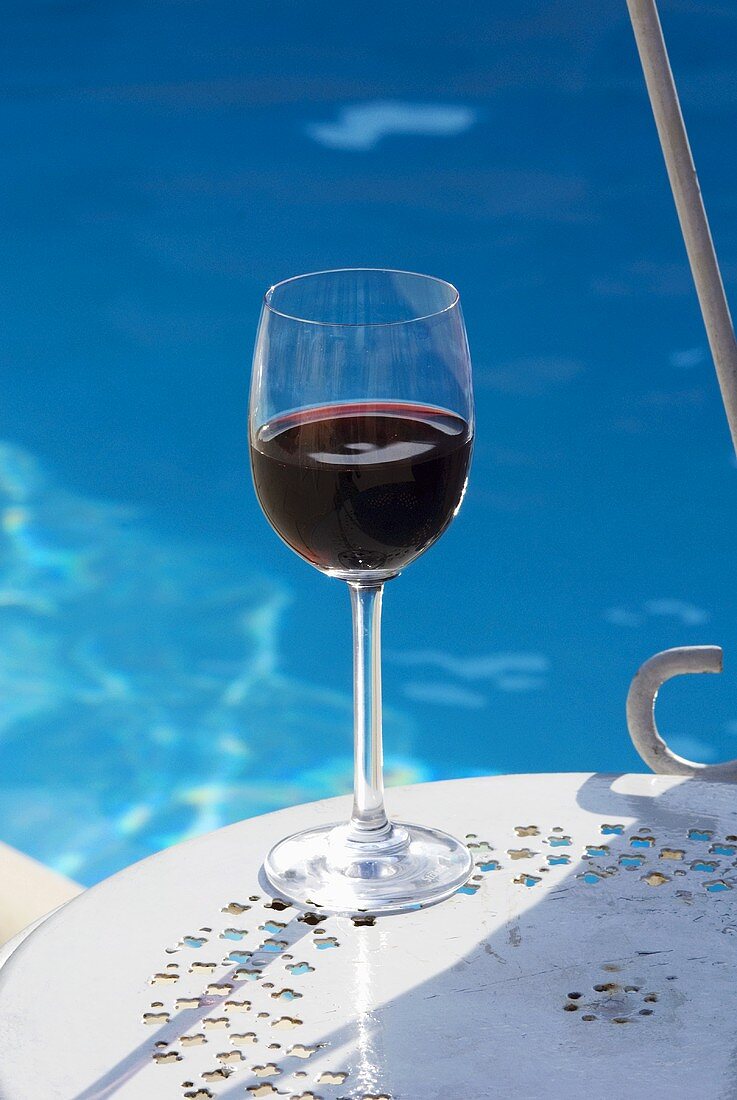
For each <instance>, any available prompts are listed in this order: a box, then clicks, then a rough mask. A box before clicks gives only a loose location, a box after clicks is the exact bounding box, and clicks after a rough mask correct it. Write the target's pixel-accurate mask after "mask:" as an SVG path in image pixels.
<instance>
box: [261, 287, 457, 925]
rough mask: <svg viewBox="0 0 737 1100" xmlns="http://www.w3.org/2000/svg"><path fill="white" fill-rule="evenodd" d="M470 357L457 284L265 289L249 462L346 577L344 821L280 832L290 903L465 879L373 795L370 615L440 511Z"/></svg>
mask: <svg viewBox="0 0 737 1100" xmlns="http://www.w3.org/2000/svg"><path fill="white" fill-rule="evenodd" d="M473 422H474V413H473V394H472V388H471V364H470V356H469V351H468V342H467V339H466V330H465V327H464V323H463V316H462V314H461V307H460V301H459V296H458V291H457V290H456V289H455V287H453V286H451V285H450V283H447V282H444V281H443V280H442V279H435V278H431V277H430V276H426V275H417V274H414V273H411V272H407V271H388V270H381V269H373V268H356V269H344V270H338V271H322V272H317V273H315V274H310V275H299V276H297V277H296V278H293V279H287V280H286V281H285V282H282V283H278V284H277V285H276V286H273V287H271V289H270V290H269V291H268V292H267V293H266V295H265V297H264V303H263V309H262V312H261V320H260V323H259V329H258V335H257V338H256V348H255V353H254V362H253V377H252V384H251V401H250V415H249V443H250V453H251V470H252V473H253V482H254V486H255V489H256V495H257V496H258V499H259V503H260V504H261V507H262V509H263V511H264V513H265V515H266V518H267V519H268V520H269V522H270V524H271V525H272V527H273V528H274V530H275V531H276V532H277V534H278V535H280V536H281V538H282V539H283V540H284V542H286V544H287V545H288V546H290V547H291V549H292V550H294V551H295V552H296V553H297V554H299V555H300V556H301V557H302V558H304V559H305V561H308V562H309V563H310V564H311V565H314V566H315V568H317V569H319V570H320V571H321V572H322V573H325V574H327V575H328V576H330V577H337V578H338V579H339V580H343V581H345V582H346V583H347V584H348V587H349V589H350V595H351V603H352V606H353V659H354V674H353V689H354V711H355V719H354V722H355V750H354V762H355V775H354V800H353V813H352V815H351V819H350V821H349V822H348V823H347V824H343V825H340V824H337V825H332V824H331V825H320V826H318V827H316V828H311V829H307V830H305V831H304V832H300V833H296V834H295V835H294V836H290V837H287V838H286V839H285V840H281V841H280V842H279V843H278V844H276V845H275V847H274V848H272V850H271V851H270V852H269V854H268V856H267V858H266V861H265V864H264V869H265V871H266V875H267V877H268V879H269V880H270V882H271V884H272V886H273V887H274V889H275V890H276V891H277V892H278V893H279V894H280V895H281V896H283V897H285V898H288V899H289V900H290V901H292V902H295V903H296V904H298V905H303V906H305V905H319V907H320V908H321V909H326V910H330V911H333V912H338V913H346V912H355V911H356V910H358V909H364V910H370V911H371V912H374V913H377V912H395V911H399V910H402V909H407V908H416V907H418V906H422V905H429V904H430V903H432V902H436V901H440V900H441V899H442V898H445V897H447V896H449V895H450V894H452V893H454V892H455V891H456V890H457V889H458V888H459V887H460V886H462V885H463V883H464V882H465V881H466V880H467V878H468V876H469V875H470V873H471V869H472V866H473V861H472V859H471V856H470V854H469V852H468V849H467V848H466V847H465V845H464V844H462V843H461V842H460V841H458V840H456V839H455V838H453V837H451V836H448V834H447V833H443V832H440V831H439V830H436V829H429V828H426V827H424V826H421V825H408V824H404V823H401V822H391V821H390V820H389V819H388V817H387V814H386V810H385V809H384V788H383V777H382V740H381V657H380V617H381V599H382V592H383V586H384V582H385V581H387V580H390V579H391V578H393V577H396V576H398V574H399V573H400V571H401V570H402V569H404V568H405V566H407V565H409V564H410V562H412V561H414V559H415V558H417V557H418V556H419V555H420V554H422V553H423V552H424V551H425V550H427V548H428V547H429V546H431V545H432V543H433V542H435V540H436V539H438V538H439V537H440V535H442V533H443V531H445V529H446V527H448V525H449V524H450V522H451V520H452V519H453V517H454V516H455V514H456V513H457V511H458V509H459V507H460V504H461V501H462V499H463V494H464V491H465V488H466V482H467V477H468V468H469V463H470V459H471V449H472V443H473V427H474V423H473Z"/></svg>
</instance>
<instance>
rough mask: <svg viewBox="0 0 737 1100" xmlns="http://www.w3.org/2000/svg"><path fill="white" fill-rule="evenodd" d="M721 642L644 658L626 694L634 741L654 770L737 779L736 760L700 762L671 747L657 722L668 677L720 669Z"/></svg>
mask: <svg viewBox="0 0 737 1100" xmlns="http://www.w3.org/2000/svg"><path fill="white" fill-rule="evenodd" d="M721 671H722V650H721V648H720V647H719V646H718V645H689V646H679V647H678V648H677V649H665V650H663V652H662V653H656V654H655V656H654V657H651V658H650V659H649V660H648V661H645V663H644V665H642V666H641V667H640V669H639V671H638V673H637V675H636V676H635V678H634V680H633V681H632V683H631V685H630V690H629V693H628V695H627V726H628V728H629V731H630V737H631V738H632V744H633V745H634V746H635V748H636V749H637V751H638V753H639V754H640V756H641V757H642V759H643V760H644V761H645V763H646V764H647V765H648V767H650V768H652V770H653V771H654V772H657V773H659V774H661V775H690V776H694V775H698V776H700V777H701V778H702V779H728V780H737V760H728V761H726V762H725V763H724V764H698V763H697V762H696V761H694V760H686V759H685V758H684V757H682V756H678V754H677V753H675V752H673V751H672V749H669V748H668V746H667V744H666V742H665V741H664V739H663V737H662V736H661V734H660V732H659V730H658V727H657V725H656V723H655V701H656V699H657V698H658V691H659V690H660V688H661V686H662V685H663V684H664V683H665V682H666V680H671V679H672V678H673V677H674V676H685V675H687V674H689V673H692V672H721Z"/></svg>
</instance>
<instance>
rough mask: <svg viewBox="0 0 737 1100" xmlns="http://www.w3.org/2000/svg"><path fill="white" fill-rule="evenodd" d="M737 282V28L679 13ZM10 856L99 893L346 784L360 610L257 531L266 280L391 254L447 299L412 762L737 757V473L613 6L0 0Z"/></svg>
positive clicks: (718, 222)
mask: <svg viewBox="0 0 737 1100" xmlns="http://www.w3.org/2000/svg"><path fill="white" fill-rule="evenodd" d="M661 7H662V14H663V19H664V22H665V25H666V30H667V33H668V37H669V42H670V46H671V52H672V55H673V63H674V67H675V69H676V72H677V74H678V76H679V78H680V83H681V89H682V93H683V101H684V108H685V111H686V114H687V118H688V122H689V124H690V127H691V131H692V139H693V143H694V148H695V153H696V157H697V161H698V163H699V168H700V173H701V177H702V185H703V189H704V193H705V195H706V198H707V202H708V205H709V209H710V214H711V219H712V223H713V229H714V233H715V237H716V240H717V244H718V246H719V250H720V254H721V257H722V261H723V265H724V270H725V276H726V280H727V284H728V290H730V291H731V292H732V296H733V297H734V294H735V292H737V287H736V286H735V273H736V272H737V235H736V234H735V217H734V214H735V208H736V205H737V186H736V185H735V169H736V166H737V150H736V149H735V146H734V142H732V141H730V140H729V135H730V134H731V133H732V132H733V130H734V126H735V123H736V122H737V91H736V89H737V80H736V79H735V77H736V76H737V73H735V61H734V58H735V57H736V56H737V12H736V11H735V9H734V6H733V5H732V4H729V3H727V2H726V0H725V2H719V0H714V2H711V3H709V4H704V3H701V2H696V0H667V2H666V0H664V2H663V3H662V5H661ZM3 25H4V31H5V33H4V35H3V39H2V42H0V53H1V54H2V69H1V71H2V74H3V75H2V82H3V85H4V88H3V92H4V94H3V97H2V102H1V103H0V126H1V127H2V132H3V143H2V147H3V168H4V171H3V173H2V176H3V185H2V186H3V190H4V194H3V199H2V202H1V203H0V222H1V225H2V237H3V242H2V249H0V268H2V284H3V286H4V291H3V296H2V300H1V301H0V314H1V317H0V329H1V331H2V340H1V341H0V349H1V350H0V354H1V355H2V378H3V383H4V385H3V393H4V399H3V401H2V403H1V404H0V439H1V440H2V445H1V446H0V509H1V510H2V517H1V518H2V533H1V534H0V763H1V765H2V770H1V773H0V774H1V777H2V778H0V814H1V820H2V826H1V827H0V836H1V837H2V839H4V840H6V841H9V842H10V843H13V844H17V845H18V846H20V847H22V848H25V849H26V850H28V851H31V852H32V853H33V854H35V855H36V856H38V857H39V858H41V859H43V860H46V861H48V862H49V863H51V864H53V865H54V866H55V867H57V868H59V869H61V870H63V871H66V872H68V873H69V874H71V875H74V876H75V877H77V878H78V879H80V880H81V881H83V882H86V883H89V882H93V881H95V880H96V879H98V878H100V877H102V876H103V875H105V874H108V873H110V872H111V871H112V870H115V869H116V868H118V867H120V866H122V865H124V864H126V863H129V862H130V861H131V860H133V859H136V858H138V857H141V856H143V855H146V854H147V853H149V852H151V851H153V850H155V849H157V848H159V847H161V846H162V845H165V844H168V843H170V842H172V841H174V840H177V839H179V838H181V837H184V836H189V835H192V834H194V833H196V832H198V831H201V830H204V829H210V828H213V827H215V826H217V825H219V824H221V823H225V822H228V821H232V820H234V819H237V818H239V817H243V816H246V815H249V814H256V813H260V812H263V811H266V810H270V809H272V808H275V807H278V806H283V805H286V804H290V803H293V802H298V801H301V800H306V799H310V798H317V797H321V796H326V795H330V794H333V793H337V792H339V791H343V790H345V789H347V787H348V785H349V782H350V768H351V746H350V715H351V701H350V694H349V684H350V651H349V636H350V634H349V609H348V599H347V595H346V593H345V592H344V591H343V590H342V589H341V586H340V585H339V584H338V583H337V582H331V581H328V580H326V579H324V578H323V577H321V576H320V575H319V574H318V573H316V572H315V571H313V570H311V569H310V568H309V567H307V566H306V565H304V564H303V563H302V562H301V561H299V560H298V559H297V558H296V557H294V556H293V555H291V554H290V553H289V551H288V550H287V549H286V548H285V547H284V546H283V545H282V544H281V543H280V542H279V541H278V539H277V538H276V536H275V535H274V534H273V533H272V532H271V530H270V529H269V528H268V527H267V525H266V522H265V521H264V520H263V518H262V517H261V515H260V513H259V510H258V507H257V504H256V502H255V499H254V496H253V492H252V489H251V485H250V479H249V474H248V465H247V449H246V440H245V407H246V400H247V383H248V371H249V364H250V349H251V346H252V341H253V336H254V331H255V325H256V321H257V316H258V309H259V300H260V296H261V294H262V292H263V290H264V289H265V288H266V287H267V286H268V285H269V284H270V283H272V282H274V281H276V280H278V279H281V278H284V277H287V276H289V275H292V274H295V273H298V272H301V271H309V270H316V269H321V268H326V267H335V266H344V265H367V266H381V265H390V266H394V267H404V268H409V269H412V270H417V271H427V272H430V273H433V274H437V275H440V276H443V277H446V278H449V279H451V280H452V281H453V282H455V283H456V284H457V285H458V287H459V288H460V290H461V295H462V299H463V302H464V308H465V313H466V320H467V325H468V330H469V336H470V341H471V347H472V352H473V356H474V362H475V372H476V388H477V401H478V442H477V447H476V452H475V463H474V468H473V478H472V482H471V486H470V490H469V493H468V496H467V499H466V502H465V504H464V509H463V512H462V514H461V515H460V517H459V518H458V520H457V521H456V522H455V524H454V526H453V528H452V529H451V530H450V531H449V532H448V534H447V535H446V536H445V537H444V538H443V540H442V541H441V542H440V543H439V544H438V545H437V546H436V547H435V548H433V550H432V551H431V552H430V553H429V554H428V555H427V556H426V557H425V558H424V559H423V560H421V561H419V562H418V563H416V564H415V565H414V566H413V567H412V568H411V569H410V570H409V571H408V572H407V573H406V575H405V576H403V577H402V578H400V579H399V580H398V581H395V582H393V583H391V584H390V585H389V587H388V590H387V594H386V601H385V608H386V614H385V650H386V661H385V699H386V740H387V756H388V773H389V778H390V779H391V781H398V782H402V781H414V780H423V779H432V778H440V777H444V776H459V775H468V774H474V773H479V772H489V771H508V770H513V771H522V770H547V769H551V770H555V769H598V770H616V769H637V768H640V767H642V765H640V763H639V761H638V758H637V757H636V756H635V754H634V752H633V750H632V749H631V747H630V745H629V741H628V738H627V732H626V728H625V722H624V699H625V695H626V691H627V686H628V683H629V679H630V677H631V675H632V674H633V672H634V671H635V669H636V668H637V666H638V664H639V663H640V662H641V661H642V660H643V659H644V658H645V657H647V656H648V655H650V654H651V653H652V652H654V651H655V650H657V649H659V648H664V647H666V646H669V645H677V644H686V643H720V644H723V645H724V646H725V650H726V661H725V665H726V672H725V674H724V677H723V679H720V678H718V677H708V678H699V679H698V680H696V681H694V679H690V680H689V681H688V682H686V681H682V682H678V683H674V684H673V685H671V686H669V687H668V689H667V690H666V691H665V692H664V694H663V698H662V701H661V702H660V704H659V717H660V721H661V724H662V726H663V728H664V729H666V730H668V731H669V734H670V736H671V737H672V739H673V741H674V744H675V745H676V747H677V748H680V750H681V751H683V752H686V753H688V754H692V755H695V756H697V757H700V758H701V759H704V760H715V759H718V758H720V757H727V756H734V755H737V671H734V670H733V666H734V668H737V663H735V662H734V660H733V658H734V655H735V653H737V615H736V614H735V612H736V611H737V608H736V606H735V602H736V601H735V595H734V588H735V586H734V583H733V573H734V565H733V563H734V558H735V545H736V535H737V531H736V528H735V519H734V516H735V508H734V506H735V497H736V494H737V466H736V464H735V460H734V458H733V456H732V454H731V450H730V442H729V438H728V433H727V429H726V424H725V421H724V417H723V413H722V411H721V408H720V403H719V396H718V391H717V387H716V382H715V378H714V374H713V369H712V367H711V365H710V362H709V359H708V354H707V349H706V344H705V340H704V336H703V331H702V326H701V322H700V318H699V314H698V310H697V306H696V302H695V298H694V295H693V292H692V288H691V284H690V279H689V274H688V269H687V266H686V262H685V259H684V255H683V249H682V245H681V242H680V238H679V234H678V229H677V224H676V220H675V216H674V213H673V210H672V204H671V200H670V196H669V192H668V189H667V183H666V180H665V175H664V170H663V167H662V164H661V159H660V152H659V149H658V146H657V142H656V138H655V133H654V129H653V125H652V121H651V118H650V115H649V111H648V107H647V102H646V99H645V96H644V91H643V87H642V80H641V75H640V71H639V68H638V62H637V59H636V55H635V51H634V46H633V43H632V41H631V32H630V29H629V25H628V22H627V18H626V12H625V6H624V4H622V3H619V2H618V0H617V2H614V0H605V2H603V3H599V4H597V5H593V6H592V5H588V6H587V5H570V4H564V3H562V2H559V0H523V2H521V3H517V4H514V5H511V6H510V5H483V4H482V5H479V4H475V3H466V2H463V3H461V4H460V5H456V6H455V7H454V8H453V9H452V13H451V17H450V18H449V9H448V6H447V5H446V4H440V3H434V2H430V3H429V4H428V3H422V4H420V3H419V0H411V2H409V3H407V4H405V5H402V6H400V7H399V8H398V7H397V6H396V5H394V4H388V3H385V2H381V0H380V2H379V3H376V4H373V5H372V6H371V10H370V13H369V12H368V11H367V9H365V8H361V9H360V11H359V8H358V7H357V6H355V5H353V4H351V3H348V4H345V5H342V6H337V7H336V6H335V5H333V4H327V3H324V2H320V0H316V2H313V3H309V4H306V5H298V4H294V3H289V2H276V3H273V4H269V5H262V6H258V7H253V6H247V7H245V8H244V6H243V5H242V4H236V3H235V2H227V0H211V2H209V3H206V4H205V3H198V2H190V0H146V3H135V2H134V3H125V4H123V3H119V2H116V0H107V2H105V3H102V2H99V3H94V2H91V3H71V2H70V3H66V2H63V0H58V2H52V0H44V2H41V0H23V2H22V3H20V2H12V0H11V2H10V3H8V4H6V5H5V7H4V9H3Z"/></svg>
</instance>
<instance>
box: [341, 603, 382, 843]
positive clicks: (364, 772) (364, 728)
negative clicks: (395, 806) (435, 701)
mask: <svg viewBox="0 0 737 1100" xmlns="http://www.w3.org/2000/svg"><path fill="white" fill-rule="evenodd" d="M349 588H350V590H351V605H352V608H353V707H354V779H353V813H352V815H351V822H350V826H349V836H350V839H351V840H361V841H377V840H382V839H384V838H385V837H387V836H389V834H390V833H391V825H390V823H389V820H388V818H387V816H386V810H385V809H384V773H383V766H384V758H383V749H382V743H381V598H382V595H383V590H384V585H383V584H362V583H349Z"/></svg>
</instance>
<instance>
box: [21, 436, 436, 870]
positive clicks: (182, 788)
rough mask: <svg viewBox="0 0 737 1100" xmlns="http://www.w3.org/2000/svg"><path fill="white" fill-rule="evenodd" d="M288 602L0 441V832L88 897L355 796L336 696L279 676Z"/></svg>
mask: <svg viewBox="0 0 737 1100" xmlns="http://www.w3.org/2000/svg"><path fill="white" fill-rule="evenodd" d="M288 602H289V594H288V592H287V591H286V590H285V589H284V588H283V587H282V586H280V585H279V584H278V583H275V582H274V581H273V580H271V579H270V578H266V577H263V576H257V575H256V573H255V571H254V570H250V569H249V568H248V567H245V568H241V567H240V558H239V557H237V556H236V554H235V553H229V552H228V550H227V548H220V547H213V546H203V545H194V544H184V543H180V544H177V543H175V542H173V541H171V540H165V539H162V538H161V537H160V536H158V535H156V533H155V532H153V531H152V530H151V529H149V528H147V526H146V524H145V522H143V521H142V519H141V518H140V517H139V516H138V515H137V514H136V513H135V512H133V511H132V510H130V509H126V508H123V507H118V506H115V505H112V504H108V503H104V502H97V501H92V500H88V499H85V498H83V497H81V496H79V495H76V494H74V493H71V492H67V491H65V490H64V489H63V488H60V487H59V486H57V485H55V484H54V482H53V479H52V478H50V477H48V476H47V475H46V474H45V472H44V471H43V470H42V469H41V468H40V466H39V465H38V463H36V462H35V460H34V459H33V458H32V457H31V456H30V455H28V454H27V453H25V452H24V451H22V450H20V449H19V448H16V447H14V446H12V445H10V444H0V761H2V775H3V777H4V779H3V780H2V782H0V812H1V813H2V826H0V837H1V838H2V839H3V840H5V841H7V842H8V843H10V844H14V845H16V846H18V847H20V848H22V849H24V850H25V851H28V852H30V853H31V854H33V855H35V856H36V857H37V858H39V859H41V860H43V861H44V862H46V863H48V864H50V865H52V866H54V867H56V868H57V869H58V870H61V871H63V872H65V873H67V874H69V875H72V876H74V877H76V878H77V879H79V880H80V881H82V882H84V883H91V882H94V881H96V880H98V879H99V878H102V877H104V876H105V875H107V874H109V873H111V872H112V871H114V870H116V869H118V868H119V867H121V866H125V865H126V864H128V863H130V862H132V861H133V860H135V859H139V858H141V857H143V856H145V855H148V854H149V853H150V852H152V851H155V850H157V849H159V848H161V847H162V846H164V845H167V844H170V843H172V842H175V841H177V840H181V839H183V838H185V837H189V836H193V835H196V834H197V833H200V832H203V831H205V830H208V829H212V828H216V827H217V826H219V825H222V824H225V823H227V822H230V821H234V820H238V819H239V818H242V817H247V816H250V815H253V814H256V813H262V812H264V811H267V810H271V809H274V808H277V807H279V806H283V805H288V804H292V803H295V802H301V801H306V800H309V799H311V798H320V797H325V796H328V795H331V794H336V793H339V792H342V791H345V790H347V789H349V786H350V776H351V767H352V761H351V757H350V727H351V701H350V697H349V695H348V694H347V693H344V692H339V691H335V690H331V689H330V688H319V687H316V686H313V685H308V684H304V683H300V682H297V681H295V680H293V679H291V678H288V677H286V676H285V675H284V674H283V673H281V672H280V670H279V642H278V639H279V627H280V623H281V620H282V617H283V614H284V611H285V608H286V606H287V604H288ZM328 679H329V674H328V673H326V681H328ZM387 718H388V724H389V725H390V726H391V727H392V733H393V734H394V735H396V736H397V739H398V740H401V741H404V743H405V744H406V743H408V739H410V738H411V736H412V727H411V724H410V721H409V719H408V718H407V717H406V716H405V715H402V714H399V713H393V712H391V711H390V712H389V714H388V715H387ZM388 771H389V779H390V780H392V779H393V780H394V781H396V782H412V781H417V780H423V779H427V778H432V776H431V775H430V773H429V771H428V769H427V768H426V767H424V766H423V765H422V763H421V762H419V761H418V760H415V759H413V758H411V757H410V758H407V759H400V760H395V761H392V760H391V759H390V760H389V761H388Z"/></svg>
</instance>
